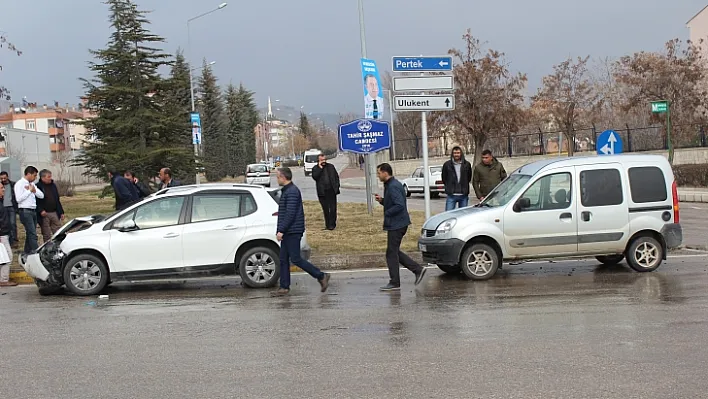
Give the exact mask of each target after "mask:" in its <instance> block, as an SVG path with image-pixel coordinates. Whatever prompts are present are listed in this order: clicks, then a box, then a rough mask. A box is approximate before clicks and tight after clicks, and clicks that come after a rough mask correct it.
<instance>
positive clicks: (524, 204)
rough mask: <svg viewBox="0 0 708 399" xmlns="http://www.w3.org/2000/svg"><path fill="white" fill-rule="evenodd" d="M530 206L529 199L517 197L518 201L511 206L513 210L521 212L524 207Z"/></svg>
mask: <svg viewBox="0 0 708 399" xmlns="http://www.w3.org/2000/svg"><path fill="white" fill-rule="evenodd" d="M530 207H531V200H530V199H529V198H525V197H524V198H519V200H518V201H516V203H515V204H514V207H513V208H512V209H513V210H514V212H517V213H518V212H521V211H523V210H524V209H528V208H530Z"/></svg>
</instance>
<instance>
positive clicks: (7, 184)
mask: <svg viewBox="0 0 708 399" xmlns="http://www.w3.org/2000/svg"><path fill="white" fill-rule="evenodd" d="M0 183H2V185H3V187H4V188H5V192H6V193H7V196H5V198H3V205H4V207H5V210H6V211H7V216H8V219H10V226H11V230H10V243H11V244H12V245H17V244H18V243H19V241H18V240H19V239H18V236H17V212H18V210H19V208H18V206H17V198H16V197H15V190H14V188H13V187H15V182H14V181H12V180H10V175H9V174H8V173H7V172H5V171H2V172H0Z"/></svg>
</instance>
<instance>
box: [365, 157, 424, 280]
mask: <svg viewBox="0 0 708 399" xmlns="http://www.w3.org/2000/svg"><path fill="white" fill-rule="evenodd" d="M376 174H377V176H378V178H379V180H381V181H382V182H383V184H384V196H383V197H381V196H380V195H378V194H375V196H374V198H375V199H376V201H377V202H378V203H379V204H381V205H383V207H384V223H383V229H384V230H386V231H387V233H388V239H387V242H386V265H387V266H388V274H389V276H390V277H391V280H390V281H389V282H388V284H387V285H385V286H383V287H381V290H382V291H397V290H400V289H401V273H400V266H399V264H401V265H403V266H405V267H406V269H408V270H410V271H412V272H413V274H415V285H418V284H420V282H421V281H423V277H424V276H425V270H426V269H425V268H424V267H422V266H421V265H419V264H418V263H417V262H416V261H414V260H413V259H411V258H410V256H408V255H406V254H405V253H403V252H402V251H401V241H403V237H404V236H405V235H406V232H408V226H409V225H410V224H411V217H410V215H409V214H408V206H407V204H406V191H405V189H404V188H403V185H402V184H401V182H399V181H398V180H396V178H394V177H393V168H391V165H389V164H387V163H382V164H381V165H379V166H377V167H376Z"/></svg>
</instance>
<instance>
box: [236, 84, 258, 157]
mask: <svg viewBox="0 0 708 399" xmlns="http://www.w3.org/2000/svg"><path fill="white" fill-rule="evenodd" d="M238 98H239V104H240V107H241V127H240V133H241V139H240V140H239V146H240V147H241V151H242V152H241V155H242V159H243V162H244V165H245V164H249V163H255V162H256V132H255V129H256V126H257V125H258V109H257V107H256V102H255V101H254V100H253V92H252V91H249V90H247V89H246V88H245V87H244V86H243V84H241V85H240V86H239V88H238Z"/></svg>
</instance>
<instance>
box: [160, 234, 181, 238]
mask: <svg viewBox="0 0 708 399" xmlns="http://www.w3.org/2000/svg"><path fill="white" fill-rule="evenodd" d="M175 237H179V234H177V233H167V234H165V235H164V237H163V238H175Z"/></svg>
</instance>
